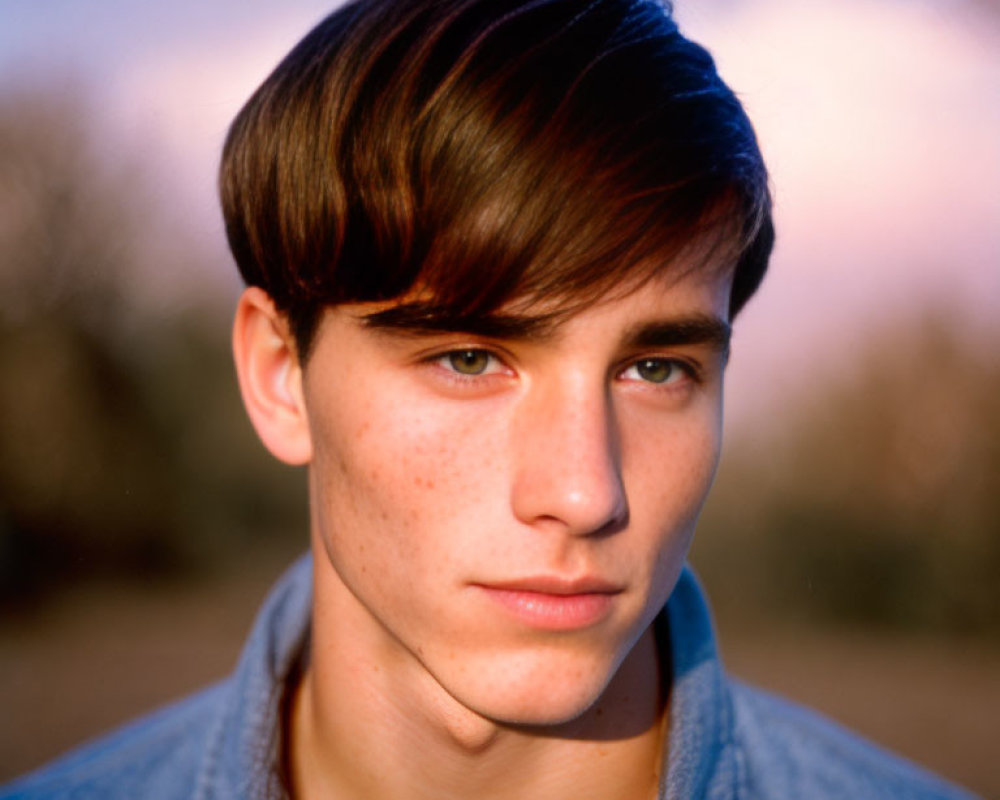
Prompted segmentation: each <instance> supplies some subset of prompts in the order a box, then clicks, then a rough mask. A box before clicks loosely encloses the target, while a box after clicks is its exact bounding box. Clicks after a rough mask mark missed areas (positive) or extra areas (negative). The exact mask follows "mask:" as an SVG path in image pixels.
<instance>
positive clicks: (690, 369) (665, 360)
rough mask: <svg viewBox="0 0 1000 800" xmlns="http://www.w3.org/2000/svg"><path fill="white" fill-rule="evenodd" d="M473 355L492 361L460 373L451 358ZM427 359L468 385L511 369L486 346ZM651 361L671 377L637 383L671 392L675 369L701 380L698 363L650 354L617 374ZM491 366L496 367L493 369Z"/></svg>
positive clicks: (464, 349) (685, 375) (458, 349)
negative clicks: (664, 368)
mask: <svg viewBox="0 0 1000 800" xmlns="http://www.w3.org/2000/svg"><path fill="white" fill-rule="evenodd" d="M469 354H482V355H485V356H486V357H487V358H488V359H489V362H488V363H487V365H486V366H485V367H484V369H483V371H482V372H478V373H463V372H459V371H458V370H457V369H455V368H454V362H452V361H451V359H453V358H455V357H457V356H461V355H469ZM426 362H427V363H429V364H432V365H437V366H439V367H440V368H441V370H442V371H443V372H444V373H445V374H446V376H447V378H448V379H449V380H452V381H456V382H459V383H463V384H467V383H469V382H471V381H482V380H485V379H488V378H491V377H494V376H496V375H499V374H502V372H503V370H502V369H497V368H496V367H497V365H499V366H500V367H502V368H503V369H506V370H509V367H507V363H506V361H505V360H504V359H503V358H502V357H500V356H499V355H497V354H496V353H494V352H493V351H492V350H489V349H488V348H485V347H468V348H456V349H453V350H446V351H445V352H442V353H436V354H434V355H432V356H429V357H428V358H427V359H426ZM651 363H652V364H662V365H666V366H668V367H669V368H670V369H671V372H670V374H669V375H668V376H667V378H666V379H665V380H663V381H659V382H658V381H651V380H646V379H643V378H642V377H641V376H639V377H637V378H635V379H630V380H635V382H636V383H639V384H643V385H646V386H650V387H653V388H660V389H663V390H664V391H667V390H672V389H674V388H675V384H677V383H678V380H675V379H674V375H675V371H679V373H680V376H681V378H682V379H687V380H690V381H692V382H694V383H700V382H701V374H700V372H699V370H698V367H697V366H696V365H694V364H691V363H690V362H688V361H685V360H683V359H679V358H672V357H667V356H646V357H644V358H638V359H634V360H632V361H630V362H629V363H628V364H627V365H626V366H625V367H623V368H621V369H619V370H618V371H617V372H616V373H615V375H616V376H618V377H620V376H623V375H624V374H625V373H626V372H628V371H629V370H633V369H635V370H638V369H640V365H643V364H651ZM491 367H493V368H492V369H491Z"/></svg>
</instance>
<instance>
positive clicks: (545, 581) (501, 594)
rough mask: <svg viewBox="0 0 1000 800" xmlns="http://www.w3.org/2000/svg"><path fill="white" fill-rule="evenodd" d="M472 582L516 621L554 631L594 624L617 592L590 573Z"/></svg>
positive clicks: (602, 617)
mask: <svg viewBox="0 0 1000 800" xmlns="http://www.w3.org/2000/svg"><path fill="white" fill-rule="evenodd" d="M473 585H474V586H475V588H477V589H479V590H480V591H482V592H483V593H484V594H485V595H486V596H487V597H488V598H489V599H490V600H492V601H493V602H494V603H496V604H497V605H499V606H500V607H501V608H503V609H504V610H505V611H506V612H508V613H509V614H510V615H512V616H513V617H515V618H516V619H518V620H519V621H521V622H524V623H526V624H528V625H530V626H531V627H535V628H540V629H544V630H555V631H558V630H576V629H580V628H586V627H590V626H591V625H596V624H597V623H598V622H600V621H601V620H603V619H604V618H606V617H607V616H608V614H609V613H610V612H611V609H612V606H613V605H614V600H615V597H616V596H617V595H619V594H620V593H621V589H620V588H618V587H617V586H614V585H613V584H611V583H608V582H607V581H604V580H601V579H599V578H594V577H582V578H573V579H567V578H562V577H558V576H550V575H543V576H537V577H531V578H522V579H517V580H512V581H502V582H496V583H476V584H473Z"/></svg>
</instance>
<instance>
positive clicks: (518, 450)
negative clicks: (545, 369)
mask: <svg viewBox="0 0 1000 800" xmlns="http://www.w3.org/2000/svg"><path fill="white" fill-rule="evenodd" d="M512 435H513V437H514V445H513V447H512V451H513V453H514V473H513V481H512V483H511V506H512V509H513V511H514V515H515V516H516V517H517V519H519V520H520V521H521V522H523V523H525V524H529V525H535V526H537V525H540V524H541V525H548V526H552V525H555V526H561V527H563V528H564V529H565V530H566V531H567V532H569V533H572V534H575V535H581V536H586V535H593V534H603V533H610V532H613V531H614V530H616V529H617V528H618V527H619V526H620V525H621V524H622V523H623V522H624V521H625V520H626V518H627V516H628V502H627V499H626V495H625V487H624V484H623V482H622V475H621V457H620V456H621V453H620V447H619V441H618V438H619V437H618V431H617V425H616V423H615V419H614V409H613V406H612V399H611V398H610V397H609V395H608V392H607V391H606V388H604V387H602V389H601V390H593V391H590V392H587V391H586V390H583V389H582V388H581V387H580V386H565V385H562V386H552V387H547V388H545V389H538V390H537V391H535V392H533V393H531V396H529V397H526V398H524V399H523V401H522V404H521V407H520V408H519V410H518V414H517V417H516V422H515V425H514V429H513V431H512Z"/></svg>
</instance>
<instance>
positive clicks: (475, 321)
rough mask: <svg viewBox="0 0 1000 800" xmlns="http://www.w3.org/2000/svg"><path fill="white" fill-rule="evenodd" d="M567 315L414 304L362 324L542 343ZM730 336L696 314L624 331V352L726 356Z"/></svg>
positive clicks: (715, 321)
mask: <svg viewBox="0 0 1000 800" xmlns="http://www.w3.org/2000/svg"><path fill="white" fill-rule="evenodd" d="M564 316H565V315H560V314H558V313H552V314H538V315H524V314H503V313H488V314H476V313H458V312H455V311H454V310H452V309H449V308H447V307H444V306H438V305H434V304H431V303H424V302H420V301H413V302H409V303H402V304H400V305H397V306H393V307H391V308H387V309H384V310H382V311H376V312H373V313H371V314H366V315H365V316H363V317H362V321H363V323H364V325H365V326H366V327H368V328H372V329H374V330H382V331H387V332H399V333H407V334H410V335H413V336H434V335H437V334H441V333H467V334H470V335H472V336H482V337H485V338H491V339H509V340H515V341H516V340H532V341H544V340H546V339H551V338H553V337H554V336H555V335H556V333H557V330H558V328H559V324H560V322H561V321H562V319H563V317H564ZM731 338H732V328H731V326H730V325H729V323H728V322H726V321H725V320H723V319H721V318H720V317H717V316H714V315H711V314H702V313H694V314H687V315H684V316H682V317H677V318H671V319H662V320H653V321H650V322H641V323H638V324H636V325H634V326H631V327H629V328H628V329H626V331H625V335H624V336H623V337H622V342H623V346H624V347H625V348H626V349H644V348H653V347H676V346H680V345H708V346H709V347H711V348H712V349H713V350H715V351H717V352H718V353H720V354H721V355H722V356H723V357H727V356H728V354H729V346H730V340H731Z"/></svg>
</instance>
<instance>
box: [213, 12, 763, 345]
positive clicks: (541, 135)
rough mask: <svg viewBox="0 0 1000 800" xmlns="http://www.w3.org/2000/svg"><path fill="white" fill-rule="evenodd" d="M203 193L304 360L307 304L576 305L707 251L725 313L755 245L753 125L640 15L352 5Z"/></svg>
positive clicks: (755, 270) (293, 65)
mask: <svg viewBox="0 0 1000 800" xmlns="http://www.w3.org/2000/svg"><path fill="white" fill-rule="evenodd" d="M221 192H222V204H223V211H224V214H225V219H226V230H227V234H228V237H229V242H230V247H231V248H232V251H233V254H234V256H235V258H236V262H237V264H238V266H239V269H240V272H241V274H242V275H243V278H244V279H245V280H246V282H247V283H248V284H251V285H257V286H260V287H262V288H263V289H264V290H265V291H267V292H268V293H269V294H270V295H271V297H272V298H273V300H274V301H275V303H276V305H277V306H278V308H279V309H281V310H282V311H284V312H285V313H287V314H288V316H289V318H290V321H291V324H292V326H293V331H294V333H295V336H296V340H297V343H298V346H299V348H300V351H301V353H302V354H303V355H305V354H306V353H307V352H308V347H309V344H310V342H311V339H312V336H313V333H314V330H315V326H316V322H317V320H318V315H319V311H320V310H321V309H322V308H323V307H324V306H325V305H329V304H338V303H347V302H363V301H378V300H390V299H396V298H401V297H404V296H406V295H407V294H408V293H411V292H413V291H415V290H419V291H420V292H421V293H424V294H429V295H430V296H432V297H433V299H434V302H435V303H436V304H438V305H439V306H441V307H447V308H448V309H450V310H451V311H452V312H457V313H460V314H463V315H475V314H480V313H487V312H490V311H493V310H496V309H497V308H499V307H500V306H501V305H502V304H503V303H505V302H507V301H509V300H511V299H513V298H551V297H564V298H567V299H569V298H577V299H579V300H581V301H586V300H587V299H594V298H597V297H599V296H600V294H601V293H602V292H604V291H606V290H607V289H609V288H611V287H614V286H617V285H620V284H622V283H623V282H625V281H626V279H629V280H631V279H632V278H636V279H640V280H641V279H642V278H643V277H648V274H647V273H650V274H651V273H653V272H656V271H662V270H663V269H664V268H669V265H670V262H671V261H672V260H674V257H675V256H676V255H677V254H678V253H679V252H680V251H681V250H682V249H683V248H684V247H686V246H689V245H690V244H691V243H692V242H694V241H695V240H699V241H704V240H705V236H704V234H705V232H706V231H710V232H712V233H713V234H714V235H715V237H714V238H715V239H717V240H718V242H719V243H720V244H724V245H725V246H726V247H731V248H733V251H734V252H733V257H732V259H731V261H730V262H729V264H730V265H731V264H733V263H735V276H734V284H733V291H732V296H731V301H730V311H731V313H732V314H735V313H736V312H737V311H738V310H739V309H740V308H741V307H742V306H743V304H744V303H745V302H746V301H747V299H748V298H749V297H750V296H751V295H752V294H753V292H754V291H755V290H756V288H757V286H758V284H759V283H760V280H761V279H762V277H763V275H764V272H765V270H766V268H767V261H768V257H769V255H770V251H771V246H772V243H773V228H772V225H771V215H770V207H771V205H770V196H769V193H768V188H767V175H766V170H765V168H764V164H763V160H762V158H761V155H760V151H759V149H758V147H757V142H756V139H755V137H754V133H753V129H752V127H751V125H750V122H749V120H748V119H747V117H746V115H745V114H744V112H743V109H742V107H741V106H740V104H739V102H738V101H737V100H736V98H735V97H734V95H733V93H732V92H731V91H730V90H729V88H728V87H727V86H726V85H725V84H724V83H723V82H722V80H721V79H720V78H719V76H718V74H717V73H716V71H715V66H714V64H713V62H712V59H711V57H710V56H709V55H708V53H707V52H706V51H705V50H704V49H702V48H701V47H700V46H698V45H697V44H694V43H693V42H691V41H689V40H687V39H685V38H684V37H683V36H682V35H681V34H680V33H679V32H678V30H677V27H676V24H675V23H674V21H673V19H672V18H671V10H670V8H669V6H665V5H662V4H660V3H658V2H655V0H356V2H353V3H350V4H349V5H347V6H345V7H343V8H341V9H340V10H338V11H336V12H335V13H333V14H331V15H330V16H329V17H327V18H326V19H325V20H324V21H322V22H321V23H320V24H319V25H318V26H317V27H316V28H315V29H313V30H312V31H311V32H310V33H309V34H308V35H307V36H306V37H305V38H304V39H303V40H302V41H301V42H300V43H299V44H298V45H297V46H296V47H295V48H294V49H293V50H292V51H291V53H289V54H288V56H287V57H286V58H285V59H284V60H283V61H282V62H281V63H280V64H279V65H278V67H277V68H276V69H275V71H274V72H273V73H272V74H271V75H270V77H268V78H267V80H266V81H265V82H264V83H263V85H262V86H261V87H260V88H259V89H258V90H257V91H256V92H255V93H254V95H253V96H252V97H251V98H250V100H249V101H248V102H247V104H246V106H245V107H244V108H243V109H242V111H240V113H239V115H238V116H237V117H236V119H235V121H234V122H233V125H232V127H231V129H230V132H229V136H228V138H227V140H226V145H225V149H224V154H223V161H222V172H221Z"/></svg>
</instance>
